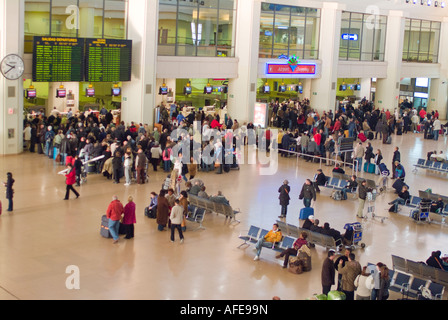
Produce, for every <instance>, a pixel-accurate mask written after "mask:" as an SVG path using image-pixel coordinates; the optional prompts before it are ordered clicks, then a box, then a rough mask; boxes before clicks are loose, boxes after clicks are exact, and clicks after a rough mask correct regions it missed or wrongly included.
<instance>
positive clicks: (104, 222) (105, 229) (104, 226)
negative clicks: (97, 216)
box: [100, 215, 112, 238]
mask: <svg viewBox="0 0 448 320" xmlns="http://www.w3.org/2000/svg"><path fill="white" fill-rule="evenodd" d="M100 234H101V236H103V237H104V238H112V236H111V235H110V231H109V219H107V217H106V215H103V216H102V217H101V230H100Z"/></svg>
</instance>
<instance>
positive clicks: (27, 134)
mask: <svg viewBox="0 0 448 320" xmlns="http://www.w3.org/2000/svg"><path fill="white" fill-rule="evenodd" d="M23 134H24V136H23V137H24V139H25V140H31V127H26V128H25V129H23Z"/></svg>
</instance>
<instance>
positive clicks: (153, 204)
mask: <svg viewBox="0 0 448 320" xmlns="http://www.w3.org/2000/svg"><path fill="white" fill-rule="evenodd" d="M150 197H151V201H150V203H149V206H148V217H156V216H157V199H158V195H157V193H155V192H151V195H150Z"/></svg>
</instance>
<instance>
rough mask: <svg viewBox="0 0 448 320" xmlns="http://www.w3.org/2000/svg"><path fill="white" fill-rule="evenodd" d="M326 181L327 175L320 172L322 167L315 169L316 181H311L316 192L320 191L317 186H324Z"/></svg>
mask: <svg viewBox="0 0 448 320" xmlns="http://www.w3.org/2000/svg"><path fill="white" fill-rule="evenodd" d="M326 183H327V177H326V176H325V174H324V173H323V172H322V169H317V175H316V181H314V182H313V185H314V189H316V192H320V189H319V186H325V184H326Z"/></svg>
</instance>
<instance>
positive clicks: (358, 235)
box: [344, 222, 366, 249]
mask: <svg viewBox="0 0 448 320" xmlns="http://www.w3.org/2000/svg"><path fill="white" fill-rule="evenodd" d="M344 229H346V230H349V231H352V241H351V244H350V247H351V249H356V248H357V247H361V248H362V249H364V248H365V247H366V244H365V243H363V242H361V241H362V230H363V228H362V224H361V223H359V222H354V223H347V224H346V225H345V226H344Z"/></svg>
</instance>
